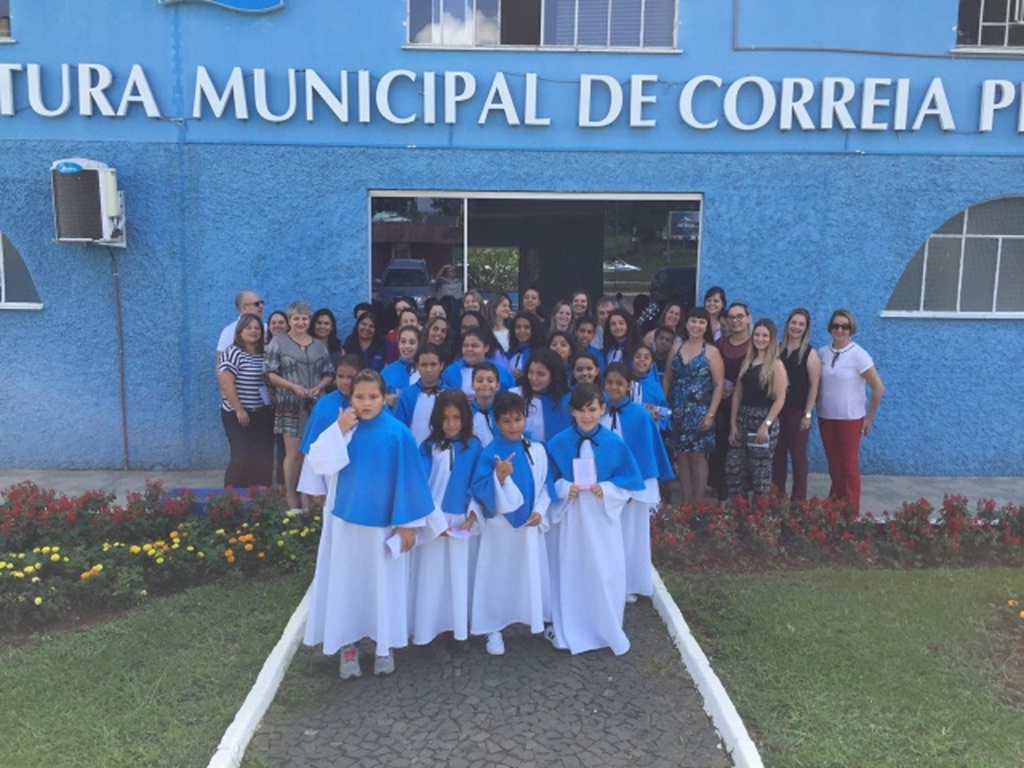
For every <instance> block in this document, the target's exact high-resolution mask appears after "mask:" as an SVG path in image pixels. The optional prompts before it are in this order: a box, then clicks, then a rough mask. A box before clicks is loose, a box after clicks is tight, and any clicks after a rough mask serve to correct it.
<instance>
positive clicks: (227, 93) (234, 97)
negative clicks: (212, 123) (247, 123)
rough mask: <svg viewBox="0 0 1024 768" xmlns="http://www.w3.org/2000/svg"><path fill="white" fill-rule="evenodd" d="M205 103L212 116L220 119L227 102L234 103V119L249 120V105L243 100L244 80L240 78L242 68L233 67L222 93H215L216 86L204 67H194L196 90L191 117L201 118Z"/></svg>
mask: <svg viewBox="0 0 1024 768" xmlns="http://www.w3.org/2000/svg"><path fill="white" fill-rule="evenodd" d="M204 101H205V102H206V103H207V104H208V105H209V107H210V110H211V111H212V112H213V116H214V117H216V118H218V119H219V118H221V117H222V116H223V115H224V111H225V110H226V109H227V108H228V103H229V102H234V105H235V119H236V120H248V119H249V104H248V102H247V101H246V98H245V80H244V79H243V77H242V68H241V67H235V68H234V69H232V70H231V75H230V76H229V77H228V82H227V83H226V84H225V86H224V92H223V93H217V86H215V85H214V84H213V79H212V78H211V77H210V73H209V72H207V71H206V67H204V66H203V65H202V64H200V65H199V66H198V67H196V88H195V92H194V96H193V99H192V117H194V118H197V119H198V118H201V117H202V116H203V102H204Z"/></svg>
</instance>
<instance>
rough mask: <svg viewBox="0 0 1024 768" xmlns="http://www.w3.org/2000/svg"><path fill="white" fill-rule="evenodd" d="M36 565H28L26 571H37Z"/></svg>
mask: <svg viewBox="0 0 1024 768" xmlns="http://www.w3.org/2000/svg"><path fill="white" fill-rule="evenodd" d="M35 570H36V567H35V566H34V565H26V566H25V573H35Z"/></svg>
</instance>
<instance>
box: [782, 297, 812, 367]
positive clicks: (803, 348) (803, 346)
mask: <svg viewBox="0 0 1024 768" xmlns="http://www.w3.org/2000/svg"><path fill="white" fill-rule="evenodd" d="M797 315H800V317H802V318H803V319H804V320H806V321H807V327H806V328H804V335H803V336H801V337H800V349H799V350H798V352H797V359H803V356H804V353H805V352H807V345H808V344H809V343H810V338H811V313H810V312H808V311H807V310H806V309H804V308H803V307H797V308H796V309H794V310H793V311H792V312H790V313H789V317H787V318H786V325H785V326H783V328H782V338H781V339H779V348H780V349H782V348H783V347H785V346H786V343H787V341H788V340H789V324H790V322H792V320H793V318H794V317H796V316H797Z"/></svg>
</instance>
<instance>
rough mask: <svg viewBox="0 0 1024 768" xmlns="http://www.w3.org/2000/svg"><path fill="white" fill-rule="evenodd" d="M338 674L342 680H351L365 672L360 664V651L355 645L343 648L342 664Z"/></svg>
mask: <svg viewBox="0 0 1024 768" xmlns="http://www.w3.org/2000/svg"><path fill="white" fill-rule="evenodd" d="M338 674H339V675H341V679H342V680H351V679H353V678H356V677H359V676H360V675H361V674H363V670H362V669H361V668H360V666H359V651H358V650H357V649H356V647H355V646H354V645H346V646H345V647H344V648H342V649H341V666H340V667H339V668H338Z"/></svg>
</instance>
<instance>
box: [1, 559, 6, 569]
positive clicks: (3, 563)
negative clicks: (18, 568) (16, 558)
mask: <svg viewBox="0 0 1024 768" xmlns="http://www.w3.org/2000/svg"><path fill="white" fill-rule="evenodd" d="M6 567H7V563H6V562H4V561H3V560H0V570H3V569H4V568H6Z"/></svg>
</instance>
